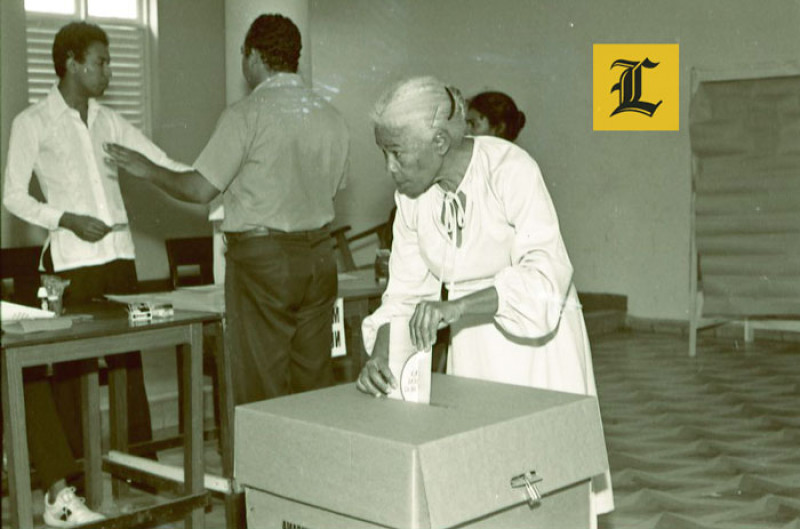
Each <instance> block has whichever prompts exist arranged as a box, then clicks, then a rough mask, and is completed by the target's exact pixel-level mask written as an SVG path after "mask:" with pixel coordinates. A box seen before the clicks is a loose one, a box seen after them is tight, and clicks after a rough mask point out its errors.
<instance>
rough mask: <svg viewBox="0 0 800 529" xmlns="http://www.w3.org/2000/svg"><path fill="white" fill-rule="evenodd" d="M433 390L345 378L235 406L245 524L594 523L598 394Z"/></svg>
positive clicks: (315, 527) (438, 384) (439, 381)
mask: <svg viewBox="0 0 800 529" xmlns="http://www.w3.org/2000/svg"><path fill="white" fill-rule="evenodd" d="M431 387H432V391H431V404H429V405H428V404H415V403H409V402H402V401H397V400H391V399H376V398H374V397H370V396H368V395H364V394H362V393H359V392H358V391H357V390H356V389H355V387H354V386H353V385H352V384H348V385H343V386H336V387H332V388H327V389H323V390H318V391H313V392H308V393H301V394H298V395H292V396H288V397H281V398H277V399H272V400H267V401H262V402H257V403H252V404H247V405H243V406H239V407H237V408H236V434H235V457H236V464H235V474H236V479H237V481H238V483H239V484H240V485H241V486H243V487H244V488H245V497H246V504H247V518H248V527H253V528H257V529H285V528H287V527H289V528H292V529H366V528H376V527H381V528H383V527H389V528H403V529H405V528H408V529H413V528H421V529H422V528H430V529H439V528H448V527H459V528H462V527H463V528H486V529H489V528H491V529H502V528H504V527H508V528H513V529H520V528H524V527H533V528H540V527H541V528H545V527H546V528H550V529H552V528H559V529H561V528H563V529H583V528H585V527H589V525H590V523H589V516H590V514H589V479H590V478H591V477H592V476H594V475H597V474H601V473H603V472H604V471H605V470H606V469H607V468H608V460H607V456H606V449H605V442H604V439H603V434H602V428H601V423H600V413H599V410H598V405H597V400H596V399H594V398H592V397H585V396H581V395H572V394H567V393H560V392H555V391H544V390H537V389H532V388H527V387H521V386H512V385H507V384H497V383H492V382H484V381H478V380H472V379H466V378H460V377H454V376H448V375H437V374H434V376H433V380H432V384H431ZM534 473H535V474H534ZM539 478H541V481H538V482H536V480H538V479H539ZM526 481H527V483H526ZM537 494H541V496H542V497H541V500H540V501H539V502H535V501H533V499H532V496H533V497H534V499H535V496H536V495H537Z"/></svg>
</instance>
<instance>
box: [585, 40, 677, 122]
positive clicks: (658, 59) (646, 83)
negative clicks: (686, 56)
mask: <svg viewBox="0 0 800 529" xmlns="http://www.w3.org/2000/svg"><path fill="white" fill-rule="evenodd" d="M678 58H679V53H678V45H677V44H595V45H594V49H593V54H592V65H593V73H592V92H593V94H592V95H593V100H592V107H593V112H592V113H593V120H592V122H593V127H592V128H593V129H594V130H678V121H679V120H678V117H679V110H680V105H679V102H680V101H679V84H678V76H679V72H680V70H679V68H678V66H679V65H678Z"/></svg>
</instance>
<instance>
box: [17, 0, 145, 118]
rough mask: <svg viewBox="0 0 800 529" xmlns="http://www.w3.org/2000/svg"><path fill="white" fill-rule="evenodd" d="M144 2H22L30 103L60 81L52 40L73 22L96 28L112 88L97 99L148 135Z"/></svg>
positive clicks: (56, 0)
mask: <svg viewBox="0 0 800 529" xmlns="http://www.w3.org/2000/svg"><path fill="white" fill-rule="evenodd" d="M143 4H144V2H142V0H25V9H26V18H27V21H26V26H27V28H26V29H27V31H26V35H27V48H28V49H27V52H28V99H29V102H31V103H34V102H36V101H38V100H40V99H42V98H43V97H45V96H46V95H47V93H48V92H49V91H50V88H51V87H52V86H53V84H54V83H56V82H57V81H58V76H57V75H56V73H55V70H54V68H53V54H52V53H53V39H54V38H55V35H56V33H57V32H58V30H59V29H60V28H61V27H62V26H64V25H65V24H68V23H69V22H72V21H75V20H86V21H87V22H91V23H94V24H97V25H98V26H100V27H101V28H103V30H105V32H106V33H107V34H108V40H109V54H110V55H111V71H112V77H111V84H110V85H109V86H108V88H107V89H106V92H105V94H104V95H103V97H101V98H99V99H98V101H99V102H100V103H102V104H104V105H106V106H108V107H110V108H113V109H114V110H116V111H118V112H120V113H121V114H122V115H123V116H124V117H125V118H126V119H127V120H128V121H130V122H131V123H132V124H133V125H135V126H136V127H139V128H140V129H142V130H143V131H145V132H147V133H149V131H150V104H149V101H150V99H151V98H150V97H149V89H150V87H149V84H148V82H147V79H149V77H150V76H149V71H150V69H149V46H148V42H149V35H150V29H149V27H148V26H147V24H146V23H145V22H144V21H145V20H146V19H147V18H146V16H145V12H144V5H143Z"/></svg>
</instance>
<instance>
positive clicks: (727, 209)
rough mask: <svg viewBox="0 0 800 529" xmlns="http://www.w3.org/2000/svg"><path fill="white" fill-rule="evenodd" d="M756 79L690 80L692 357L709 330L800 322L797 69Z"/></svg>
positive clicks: (711, 75) (711, 76) (701, 76)
mask: <svg viewBox="0 0 800 529" xmlns="http://www.w3.org/2000/svg"><path fill="white" fill-rule="evenodd" d="M754 71H755V70H754ZM754 71H750V72H748V74H747V75H744V74H737V73H735V72H728V73H725V72H717V73H715V72H698V71H695V72H693V83H692V84H693V91H692V101H691V105H690V117H689V122H690V139H691V155H692V160H691V161H692V212H691V213H692V234H691V241H692V245H691V261H692V267H691V270H692V272H691V273H692V277H691V281H690V283H691V297H690V299H691V307H690V318H691V321H690V351H689V354H690V355H691V356H694V355H695V351H696V340H697V332H698V330H700V329H701V328H704V327H708V326H710V325H715V324H719V323H721V322H726V321H730V320H741V321H744V322H745V338H746V339H748V340H751V339H752V332H751V325H752V324H753V323H754V322H757V321H759V320H763V321H769V322H770V325H773V326H774V324H775V322H776V321H787V322H792V321H793V320H794V321H795V322H797V321H798V320H800V67H798V66H797V65H788V66H786V67H780V68H777V69H774V70H769V71H765V72H763V73H761V74H759V75H754V73H753V72H754ZM794 325H797V323H795V324H794Z"/></svg>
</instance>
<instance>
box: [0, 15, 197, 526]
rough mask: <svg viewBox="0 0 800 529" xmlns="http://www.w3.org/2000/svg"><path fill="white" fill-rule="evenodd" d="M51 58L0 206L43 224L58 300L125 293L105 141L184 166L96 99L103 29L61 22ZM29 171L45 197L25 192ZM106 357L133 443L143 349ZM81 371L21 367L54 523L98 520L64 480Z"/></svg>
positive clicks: (120, 218) (77, 436) (121, 222)
mask: <svg viewBox="0 0 800 529" xmlns="http://www.w3.org/2000/svg"><path fill="white" fill-rule="evenodd" d="M53 63H54V66H55V70H56V73H57V74H58V77H59V81H58V83H57V85H55V86H53V88H52V90H51V91H50V93H49V94H48V95H47V97H45V98H44V99H42V100H41V101H39V102H38V103H35V104H34V105H31V106H30V107H28V108H27V109H26V110H24V111H23V112H21V113H20V114H19V115H18V116H17V117H16V118H15V119H14V123H13V125H12V129H11V138H10V142H9V150H8V163H7V166H6V172H5V187H4V190H3V205H5V207H6V208H7V209H8V211H10V212H11V213H12V214H14V215H16V216H17V217H19V218H21V219H23V220H25V221H27V222H29V223H31V224H34V225H37V226H41V227H43V228H46V229H47V230H49V236H48V239H47V241H46V243H45V245H44V249H43V254H42V260H41V266H40V269H42V270H44V271H46V272H48V273H52V274H56V275H58V276H60V277H62V278H64V279H68V280H70V282H71V283H70V285H69V287H68V288H67V290H66V292H65V297H64V305H65V306H66V307H69V306H70V305H72V306H75V305H79V304H83V303H87V302H90V301H92V300H93V299H97V298H102V297H103V295H104V294H108V293H129V292H131V291H134V290H135V289H136V285H137V277H136V267H135V261H134V257H135V256H134V246H133V238H132V236H131V231H130V227H129V225H128V215H127V213H126V211H125V205H124V203H123V200H122V193H121V191H120V187H119V182H118V176H117V170H116V167H114V166H111V165H108V164H106V163H105V157H104V154H103V145H104V144H105V143H110V142H113V143H120V144H123V145H127V146H129V147H130V148H132V149H136V150H138V151H140V152H143V153H147V155H148V156H149V157H150V158H151V159H154V160H158V163H160V164H162V165H165V166H169V167H171V168H174V169H175V170H187V169H188V167H186V166H183V165H181V164H178V163H176V162H173V161H172V160H170V159H169V158H168V157H167V156H166V154H164V152H163V151H161V149H159V148H158V147H157V146H155V145H154V144H153V143H152V142H151V141H150V140H149V139H148V138H147V137H146V136H144V134H142V133H141V132H140V131H139V130H138V129H136V128H135V127H134V126H132V125H131V124H130V123H128V122H127V121H125V119H124V118H122V117H121V116H120V115H119V114H117V113H116V112H115V111H113V110H111V109H109V108H107V107H104V106H103V105H101V104H99V103H97V102H96V101H95V99H94V98H96V97H99V96H101V95H103V93H104V92H105V90H106V88H107V87H108V84H109V81H110V80H111V68H110V64H109V63H110V56H109V52H108V37H107V35H106V34H105V32H104V31H103V30H102V29H100V28H99V27H98V26H96V25H93V24H88V23H85V22H76V23H71V24H68V25H66V26H64V27H63V28H61V30H59V32H58V34H57V35H56V37H55V41H54V44H53ZM32 174H35V175H36V178H37V180H38V182H39V185H40V187H41V189H42V192H43V194H44V197H45V201H44V202H41V201H39V200H37V199H36V198H34V197H33V196H31V195H30V194H29V191H28V188H29V184H30V180H31V178H32ZM106 360H107V362H108V363H109V365H110V366H114V365H124V366H126V367H127V368H128V379H129V387H128V402H129V407H130V408H129V409H130V413H129V416H130V418H131V421H130V424H129V431H130V436H131V439H130V441H131V442H138V441H144V440H149V439H151V438H152V431H151V425H150V412H149V408H148V404H147V395H146V394H145V391H144V379H143V377H142V363H141V356H140V354H139V353H138V352H135V353H128V354H125V355H116V356H111V357H108V358H107V359H106ZM80 368H81V367H80V364H79V363H75V362H65V363H62V364H57V365H56V366H54V376H53V380H52V382H53V383H52V386H53V387H52V392H51V391H50V388H49V387H48V381H47V379H46V378H44V377H43V376H42V373H41V372H39V373H36V372H34V371H33V370H30V371H29V372H28V373H26V385H25V391H26V399H27V402H28V406H27V407H26V408H27V410H28V412H27V416H28V425H29V426H30V427H29V436H28V443H29V445H30V452H31V460H32V462H33V464H34V466H35V467H36V468H37V470H38V472H39V474H40V476H41V477H42V481H43V484H44V486H45V487H46V489H47V494H46V497H45V504H46V505H45V522H46V523H47V524H48V525H49V526H53V527H72V526H74V525H78V524H81V523H86V522H88V521H93V520H96V519H101V518H102V515H100V514H98V513H94V512H92V511H90V510H89V509H88V508H87V507H86V506H85V505H84V504H83V503H82V502H81V501H80V498H77V496H76V495H75V491H74V489H73V488H72V487H67V482H68V481H67V480H68V479H71V478H74V477H75V476H76V475H79V474H80V468H79V467H78V466H77V465H76V463H75V459H76V457H79V456H80V449H81V447H82V442H81V431H80V424H81V421H80V415H79V414H80V400H79V399H80V388H79V386H78V385H77V384H76V382H77V379H76V375H77V373H78V372H79V370H80ZM37 375H38V376H37ZM34 418H35V419H34ZM37 425H38V426H37Z"/></svg>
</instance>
